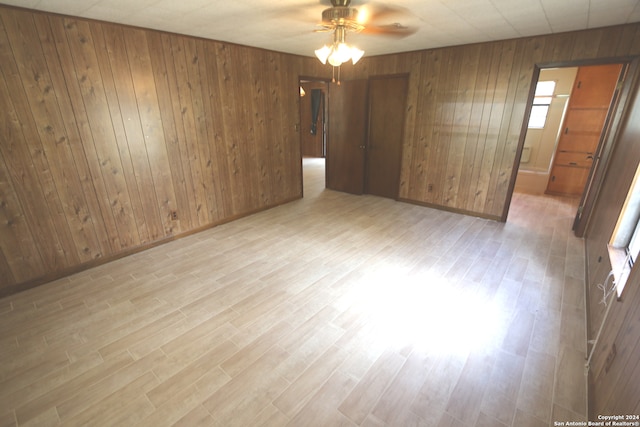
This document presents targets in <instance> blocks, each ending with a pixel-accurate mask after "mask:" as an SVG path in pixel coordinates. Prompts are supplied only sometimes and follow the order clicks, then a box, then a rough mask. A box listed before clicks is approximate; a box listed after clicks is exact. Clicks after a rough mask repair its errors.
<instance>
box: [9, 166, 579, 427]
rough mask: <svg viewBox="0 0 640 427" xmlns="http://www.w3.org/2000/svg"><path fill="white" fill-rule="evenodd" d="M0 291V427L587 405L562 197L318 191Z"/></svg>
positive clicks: (497, 421) (446, 418) (437, 415)
mask: <svg viewBox="0 0 640 427" xmlns="http://www.w3.org/2000/svg"><path fill="white" fill-rule="evenodd" d="M305 163H306V165H305V197H304V198H303V199H302V200H299V201H295V202H292V203H289V204H287V205H284V206H280V207H277V208H274V209H271V210H268V211H265V212H262V213H258V214H255V215H252V216H250V217H247V218H243V219H240V220H238V221H235V222H232V223H228V224H225V225H221V226H218V227H216V228H213V229H211V230H208V231H205V232H202V233H199V234H197V235H193V236H190V237H186V238H183V239H180V240H177V241H175V242H172V243H168V244H166V245H163V246H160V247H157V248H154V249H151V250H148V251H145V252H143V253H139V254H136V255H133V256H130V257H128V258H124V259H121V260H118V261H116V262H112V263H110V264H108V265H104V266H100V267H97V268H94V269H92V270H88V271H85V272H82V273H80V274H77V275H74V276H72V277H69V278H65V279H62V280H58V281H56V282H53V283H49V284H47V285H44V286H41V287H38V288H35V289H32V290H30V291H26V292H23V293H20V294H17V295H14V296H11V297H8V298H5V299H2V300H0V330H1V331H2V332H1V335H0V402H2V404H1V409H0V426H13V425H19V426H27V425H30V426H48V425H57V424H64V425H91V426H103V425H104V426H106V425H117V426H163V425H183V426H197V425H204V426H261V425H266V426H285V425H291V426H355V425H363V426H383V425H384V426H414V425H415V426H422V425H424V426H469V427H471V426H491V427H500V426H517V427H523V426H524V427H526V426H548V425H553V421H569V420H584V419H585V418H584V414H585V413H586V389H585V376H584V359H585V325H584V322H585V320H584V317H585V314H584V311H585V304H584V292H583V281H584V254H583V243H582V241H581V240H580V239H577V238H575V237H573V235H572V233H571V231H570V228H571V223H572V219H573V214H574V212H575V203H574V201H573V200H565V199H561V198H552V197H540V196H531V195H522V194H516V195H514V199H513V203H512V209H511V213H510V215H509V220H508V222H507V223H506V224H502V223H498V222H495V221H490V220H484V219H479V218H473V217H469V216H464V215H458V214H454V213H449V212H444V211H438V210H432V209H428V208H424V207H419V206H414V205H411V204H405V203H400V202H394V201H392V200H388V199H383V198H378V197H373V196H352V195H348V194H342V193H338V192H333V191H329V190H324V188H323V186H324V181H323V177H322V175H321V174H322V173H323V165H322V163H321V162H318V161H314V160H306V161H305Z"/></svg>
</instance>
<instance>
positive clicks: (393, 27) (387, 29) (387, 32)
mask: <svg viewBox="0 0 640 427" xmlns="http://www.w3.org/2000/svg"><path fill="white" fill-rule="evenodd" d="M417 31H418V29H417V28H415V27H405V26H404V25H401V24H398V23H397V22H396V23H393V24H386V25H369V26H367V27H366V28H365V29H364V30H362V31H361V34H368V35H376V36H378V35H380V36H390V37H396V38H404V37H409V36H410V35H412V34H415V33H416V32H417Z"/></svg>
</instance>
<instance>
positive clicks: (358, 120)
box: [326, 80, 367, 194]
mask: <svg viewBox="0 0 640 427" xmlns="http://www.w3.org/2000/svg"><path fill="white" fill-rule="evenodd" d="M366 99H367V80H353V81H343V82H341V84H340V85H337V84H331V85H330V86H329V118H328V128H329V130H328V134H327V156H326V176H327V188H329V189H331V190H337V191H344V192H346V193H352V194H362V193H363V192H364V152H365V151H364V146H365V138H366V130H367V128H366V124H367V109H366V105H367V104H366Z"/></svg>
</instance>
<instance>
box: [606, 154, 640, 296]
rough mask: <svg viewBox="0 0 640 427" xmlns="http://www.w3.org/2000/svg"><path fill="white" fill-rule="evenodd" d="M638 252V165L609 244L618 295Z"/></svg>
mask: <svg viewBox="0 0 640 427" xmlns="http://www.w3.org/2000/svg"><path fill="white" fill-rule="evenodd" d="M638 254H640V167H638V168H637V169H636V175H635V177H634V178H633V183H632V184H631V188H630V189H629V193H628V194H627V200H625V202H624V206H623V207H622V211H621V212H620V216H619V217H618V223H617V224H616V228H615V229H614V231H613V236H611V241H610V244H609V255H610V258H611V265H612V267H613V276H614V278H615V283H616V291H617V293H618V297H620V295H622V290H623V289H624V286H625V284H626V281H627V277H628V276H629V272H630V271H631V268H632V267H633V264H634V263H635V262H636V260H637V259H638Z"/></svg>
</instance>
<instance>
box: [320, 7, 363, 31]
mask: <svg viewBox="0 0 640 427" xmlns="http://www.w3.org/2000/svg"><path fill="white" fill-rule="evenodd" d="M322 23H323V24H325V25H330V26H337V25H342V26H345V27H347V28H349V29H350V30H355V31H359V30H361V29H362V28H360V27H362V25H360V24H358V9H356V8H353V7H348V6H335V7H331V8H329V9H325V10H324V11H322Z"/></svg>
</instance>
